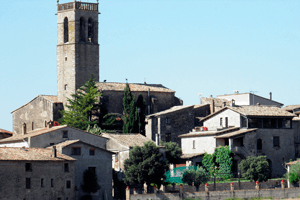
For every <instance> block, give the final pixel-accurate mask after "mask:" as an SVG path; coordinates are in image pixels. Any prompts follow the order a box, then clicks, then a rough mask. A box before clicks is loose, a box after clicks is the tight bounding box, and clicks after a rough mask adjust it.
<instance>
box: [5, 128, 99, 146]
mask: <svg viewBox="0 0 300 200" xmlns="http://www.w3.org/2000/svg"><path fill="white" fill-rule="evenodd" d="M66 127H69V128H71V129H75V130H79V131H82V132H85V133H88V134H91V135H96V134H93V133H89V132H87V131H83V130H80V129H77V128H74V127H71V126H67V125H60V126H53V127H52V128H47V127H46V128H42V129H36V130H33V131H30V132H28V133H27V134H25V135H14V136H12V137H9V138H5V139H2V140H0V143H2V142H7V141H16V140H23V139H25V138H28V137H35V136H38V135H42V134H45V133H49V132H52V131H55V130H59V129H62V128H66ZM96 136H99V137H102V136H101V135H96Z"/></svg>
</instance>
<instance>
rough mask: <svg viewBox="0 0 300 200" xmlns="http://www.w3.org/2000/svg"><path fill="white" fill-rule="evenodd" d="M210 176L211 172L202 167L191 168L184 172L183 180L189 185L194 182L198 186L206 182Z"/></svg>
mask: <svg viewBox="0 0 300 200" xmlns="http://www.w3.org/2000/svg"><path fill="white" fill-rule="evenodd" d="M209 177H210V176H209V174H208V173H207V172H206V171H205V169H203V168H202V167H197V169H195V168H191V169H190V170H187V171H185V172H184V173H183V175H182V182H183V183H187V184H188V185H192V183H193V182H194V185H195V186H196V187H198V186H199V185H200V184H202V183H206V182H207V181H208V180H209Z"/></svg>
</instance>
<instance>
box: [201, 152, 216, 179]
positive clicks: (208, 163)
mask: <svg viewBox="0 0 300 200" xmlns="http://www.w3.org/2000/svg"><path fill="white" fill-rule="evenodd" d="M202 165H203V168H204V169H205V170H206V171H207V172H208V173H209V174H210V175H211V176H212V175H213V174H214V173H215V157H214V155H211V154H208V153H206V152H205V154H204V156H203V159H202Z"/></svg>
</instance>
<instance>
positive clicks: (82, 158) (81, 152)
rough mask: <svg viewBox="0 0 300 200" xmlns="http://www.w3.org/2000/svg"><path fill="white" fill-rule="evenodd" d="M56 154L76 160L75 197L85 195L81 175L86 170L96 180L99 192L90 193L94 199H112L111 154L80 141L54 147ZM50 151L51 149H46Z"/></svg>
mask: <svg viewBox="0 0 300 200" xmlns="http://www.w3.org/2000/svg"><path fill="white" fill-rule="evenodd" d="M55 147H56V149H57V152H59V153H62V154H64V155H68V156H70V157H72V158H74V159H76V162H75V165H74V170H75V187H76V188H77V196H78V197H82V196H84V195H86V193H84V192H83V191H82V188H81V184H82V183H83V173H84V171H85V170H87V169H92V170H94V171H95V174H96V175H97V178H98V184H99V185H100V187H101V188H100V190H98V191H97V192H96V193H92V194H91V195H92V196H93V198H94V199H99V198H102V197H103V196H107V197H108V199H111V198H112V166H111V163H112V162H111V159H112V155H114V153H113V152H111V151H107V150H105V149H102V148H99V147H97V146H94V145H91V144H88V143H86V142H82V141H80V140H67V141H65V142H62V143H59V144H56V145H55ZM48 148H49V149H51V148H52V147H48Z"/></svg>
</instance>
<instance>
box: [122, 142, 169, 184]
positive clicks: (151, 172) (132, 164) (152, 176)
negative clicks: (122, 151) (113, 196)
mask: <svg viewBox="0 0 300 200" xmlns="http://www.w3.org/2000/svg"><path fill="white" fill-rule="evenodd" d="M124 167H125V178H124V179H123V180H124V182H125V184H127V185H135V184H144V183H146V184H147V185H150V184H151V183H154V184H156V185H158V187H160V185H161V184H162V183H163V180H164V179H165V176H164V173H165V170H167V169H168V165H167V162H166V160H164V159H163V155H162V153H160V152H159V148H158V147H157V146H156V145H155V144H154V142H152V141H148V142H145V143H144V146H142V147H140V146H134V147H133V149H132V150H131V151H130V156H129V159H126V160H125V163H124Z"/></svg>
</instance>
